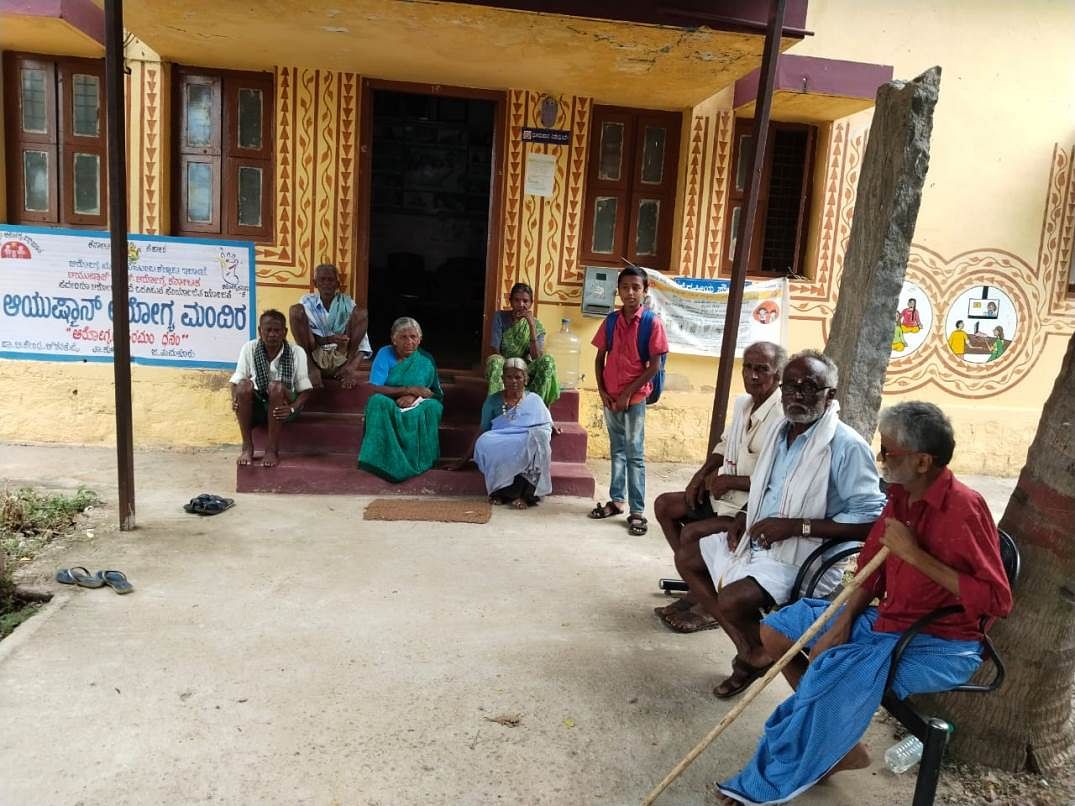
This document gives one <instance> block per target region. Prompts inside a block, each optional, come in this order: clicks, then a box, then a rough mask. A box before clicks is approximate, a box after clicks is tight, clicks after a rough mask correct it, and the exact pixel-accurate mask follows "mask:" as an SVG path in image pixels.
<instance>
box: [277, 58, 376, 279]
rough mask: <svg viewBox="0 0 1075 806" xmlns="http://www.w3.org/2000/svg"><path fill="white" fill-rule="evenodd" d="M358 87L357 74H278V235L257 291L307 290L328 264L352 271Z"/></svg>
mask: <svg viewBox="0 0 1075 806" xmlns="http://www.w3.org/2000/svg"><path fill="white" fill-rule="evenodd" d="M358 88H359V77H358V76H357V75H356V74H354V73H339V72H332V71H323V70H303V69H299V68H294V67H278V68H277V69H276V211H275V216H276V218H275V221H276V224H275V226H276V237H275V239H274V241H273V243H272V244H265V245H259V246H258V247H257V250H256V251H257V275H258V285H263V286H284V287H302V288H305V287H308V286H309V283H310V274H311V272H312V270H313V267H314V266H316V265H317V264H319V263H324V262H331V263H335V264H336V265H337V266H339V268H340V272H341V273H342V274H343V275H345V277H346V276H347V275H350V274H351V272H352V271H353V268H354V267H353V265H352V262H353V260H354V228H355V216H356V213H357V209H356V199H355V168H356V164H355V163H356V148H357V136H358V101H357V97H358Z"/></svg>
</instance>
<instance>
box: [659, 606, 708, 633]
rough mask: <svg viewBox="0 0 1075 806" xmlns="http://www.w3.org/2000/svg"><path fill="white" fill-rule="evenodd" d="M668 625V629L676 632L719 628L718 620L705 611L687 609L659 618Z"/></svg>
mask: <svg viewBox="0 0 1075 806" xmlns="http://www.w3.org/2000/svg"><path fill="white" fill-rule="evenodd" d="M661 621H663V622H664V623H665V624H667V625H668V629H670V630H672V631H673V632H678V633H692V632H702V631H703V630H716V629H719V628H720V622H719V621H717V620H716V619H715V618H713V617H712V616H711V615H709V614H708V613H706V612H704V611H703V612H701V613H699V612H698V611H697V610H688V611H686V612H684V613H670V614H669V615H668V616H665V617H663V618H662V619H661Z"/></svg>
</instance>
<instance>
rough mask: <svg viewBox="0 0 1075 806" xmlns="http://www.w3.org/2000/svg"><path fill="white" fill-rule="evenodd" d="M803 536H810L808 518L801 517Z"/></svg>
mask: <svg viewBox="0 0 1075 806" xmlns="http://www.w3.org/2000/svg"><path fill="white" fill-rule="evenodd" d="M803 537H810V519H809V518H803Z"/></svg>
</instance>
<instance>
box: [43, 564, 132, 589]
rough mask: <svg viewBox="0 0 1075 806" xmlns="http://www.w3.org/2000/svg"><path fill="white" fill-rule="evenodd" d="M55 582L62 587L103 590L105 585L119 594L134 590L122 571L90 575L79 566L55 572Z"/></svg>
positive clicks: (99, 572) (100, 572) (86, 569)
mask: <svg viewBox="0 0 1075 806" xmlns="http://www.w3.org/2000/svg"><path fill="white" fill-rule="evenodd" d="M56 581H57V582H59V583H61V584H64V585H78V586H79V587H80V588H103V587H104V586H105V585H107V586H108V587H110V588H111V589H112V590H114V591H115V592H116V593H120V594H123V593H130V592H131V591H133V590H134V586H133V585H131V583H130V582H128V581H127V576H126V574H124V573H123V572H122V571H113V570H110V571H98V572H97V573H96V574H91V573H90V571H89V569H88V568H85V567H83V566H81V565H76V566H75V567H74V568H61V569H60V570H59V571H57V572H56Z"/></svg>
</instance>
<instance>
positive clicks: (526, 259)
mask: <svg viewBox="0 0 1075 806" xmlns="http://www.w3.org/2000/svg"><path fill="white" fill-rule="evenodd" d="M541 98H542V95H541V93H538V92H533V91H528V90H511V91H510V92H509V93H508V115H507V117H508V126H507V147H506V149H505V151H506V153H505V160H506V165H505V171H504V175H505V180H504V224H503V236H504V237H503V249H502V253H501V270H500V286H501V291H502V293H503V294H505V295H506V294H507V293H508V291H510V290H511V286H512V285H514V284H515V283H517V282H524V283H528V284H529V285H530V286H531V287H532V288H533V289H534V293H535V295H536V296H537V302H539V303H540V302H542V301H547V302H574V301H576V300H578V299H579V295H580V288H581V286H582V274H581V272H580V271H579V266H578V252H579V239H580V238H581V237H582V214H583V210H582V207H583V204H584V201H585V200H584V196H583V194H584V192H585V183H586V149H587V146H588V143H589V136H590V112H591V110H592V106H593V105H592V101H591V100H590V99H589V98H582V97H578V96H561V97H559V98H556V99H555V100H556V102H557V112H556V122H555V124H554V125H553V127H552V128H556V129H566V130H568V131H570V132H571V142H570V143H569V144H567V145H554V144H546V143H523V142H522V129H523V127H525V126H535V127H540V126H541V125H542V124H541V122H540V120H539V117H540V105H541ZM528 153H538V154H549V155H551V156H554V157H555V158H556V175H555V177H554V180H553V194H552V196H550V197H548V198H545V197H539V196H530V195H526V194H524V193H523V179H524V175H525V171H526V155H527V154H528ZM492 226H495V223H493V224H492Z"/></svg>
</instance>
